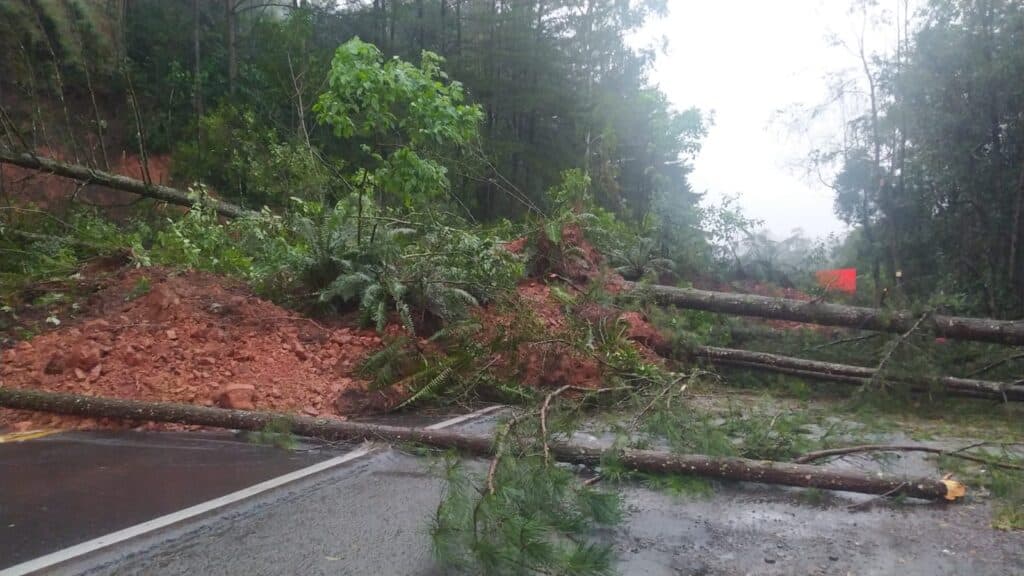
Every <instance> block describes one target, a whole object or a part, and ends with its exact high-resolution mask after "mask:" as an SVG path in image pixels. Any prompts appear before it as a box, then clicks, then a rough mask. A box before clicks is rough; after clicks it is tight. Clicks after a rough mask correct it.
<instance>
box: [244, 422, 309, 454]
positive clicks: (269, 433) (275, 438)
mask: <svg viewBox="0 0 1024 576" xmlns="http://www.w3.org/2000/svg"><path fill="white" fill-rule="evenodd" d="M247 437H248V439H249V441H250V442H253V443H254V444H261V445H263V446H274V447H276V448H281V449H282V450H294V449H295V448H296V447H297V446H298V441H297V440H296V438H295V435H294V434H292V430H291V425H290V424H289V423H288V420H287V419H276V420H272V421H270V422H269V423H268V424H267V425H266V426H264V427H263V429H262V430H257V431H256V432H250V433H249V434H248V435H247Z"/></svg>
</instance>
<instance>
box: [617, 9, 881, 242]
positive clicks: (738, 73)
mask: <svg viewBox="0 0 1024 576" xmlns="http://www.w3.org/2000/svg"><path fill="white" fill-rule="evenodd" d="M668 6H669V10H670V13H669V15H668V16H667V17H666V18H664V19H660V20H657V21H652V22H650V23H648V24H647V25H646V26H645V28H644V30H642V31H641V33H640V34H639V35H638V37H637V41H638V42H640V43H643V44H649V43H656V42H657V41H658V39H660V38H662V37H664V38H666V39H667V40H668V48H667V52H666V53H662V54H659V55H658V57H657V60H656V63H655V67H654V70H653V71H652V75H651V80H652V81H653V82H654V83H656V84H658V85H659V86H660V87H661V89H662V90H663V91H664V92H665V93H666V94H667V96H668V97H669V99H670V100H671V102H672V103H673V104H674V105H675V106H676V107H677V108H678V109H686V108H690V107H693V106H696V107H697V108H700V109H701V110H704V111H713V113H714V125H713V126H712V128H711V130H710V132H709V134H708V137H707V138H706V140H705V141H704V145H703V149H702V151H701V153H700V155H699V156H698V157H697V158H696V159H695V161H694V162H693V165H694V172H693V174H692V175H691V183H692V184H693V186H694V189H695V190H696V191H699V192H706V193H707V196H706V201H707V202H711V203H716V204H717V202H718V199H720V198H721V197H723V196H724V195H733V194H738V195H739V196H740V205H741V206H742V207H743V209H744V211H745V212H746V213H747V215H748V216H749V217H753V218H758V219H761V220H763V221H764V223H765V226H766V227H767V228H768V230H769V232H770V233H771V235H772V236H773V237H776V238H784V237H786V236H788V235H789V234H790V233H791V232H792V231H793V230H794V229H797V228H799V229H802V230H803V232H804V233H805V234H806V235H809V236H812V237H822V236H826V235H828V234H829V233H832V232H835V233H837V234H839V235H842V234H843V233H844V232H845V231H847V230H848V227H847V226H846V225H845V224H844V223H843V222H841V221H840V220H839V219H838V218H836V216H835V215H834V213H833V210H832V198H833V194H832V191H831V190H830V189H829V188H827V187H825V186H824V185H823V184H821V183H820V182H819V181H818V179H817V176H816V175H813V174H812V175H810V176H808V175H807V174H806V172H807V171H806V169H805V168H804V166H806V163H805V161H804V159H805V158H806V157H807V152H808V150H809V149H810V148H811V145H812V144H813V143H815V142H823V141H825V140H826V139H829V138H833V137H835V136H836V134H837V133H839V132H840V131H841V126H840V124H841V117H840V116H839V115H838V114H837V115H836V116H835V117H834V118H833V119H832V121H830V122H829V123H828V125H827V126H826V125H825V124H823V123H819V124H818V125H817V126H816V127H815V128H814V129H813V130H812V132H814V133H815V135H814V136H813V137H808V136H807V135H806V134H802V133H800V132H799V131H795V130H792V129H791V128H790V127H789V125H790V122H788V121H786V119H787V118H792V115H791V114H785V113H783V114H780V113H779V112H780V111H785V110H792V109H793V106H794V105H798V104H803V105H807V106H816V105H819V104H821V103H822V102H825V101H826V99H827V97H828V94H829V91H828V81H827V79H826V77H827V75H828V74H829V73H830V72H836V71H840V70H844V69H853V67H854V66H855V65H856V64H857V61H856V59H855V57H854V54H853V53H851V52H850V51H849V50H848V49H846V48H843V47H837V46H833V45H832V44H831V43H830V42H829V40H828V38H829V35H830V34H836V35H839V36H840V37H845V38H848V39H850V40H851V41H852V40H853V39H855V38H856V36H857V35H858V34H859V32H860V30H861V20H860V18H859V17H851V16H850V15H849V13H848V8H847V7H848V6H849V4H848V3H847V2H846V1H844V0H776V1H766V0H669V2H668ZM871 34H872V32H870V31H869V32H868V38H869V39H868V46H869V48H870V46H871V43H872V41H875V42H876V43H878V44H879V45H881V44H882V41H884V40H885V39H884V38H883V37H879V36H878V34H880V33H879V32H878V31H877V30H876V31H875V32H874V34H875V35H876V38H871Z"/></svg>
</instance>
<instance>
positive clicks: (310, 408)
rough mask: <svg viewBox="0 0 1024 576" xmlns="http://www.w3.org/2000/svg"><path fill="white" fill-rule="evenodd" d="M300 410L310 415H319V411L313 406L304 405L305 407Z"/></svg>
mask: <svg viewBox="0 0 1024 576" xmlns="http://www.w3.org/2000/svg"><path fill="white" fill-rule="evenodd" d="M302 411H303V412H305V413H306V414H309V415H310V416H319V415H320V411H319V410H317V409H316V408H315V407H313V406H306V407H305V408H303V409H302Z"/></svg>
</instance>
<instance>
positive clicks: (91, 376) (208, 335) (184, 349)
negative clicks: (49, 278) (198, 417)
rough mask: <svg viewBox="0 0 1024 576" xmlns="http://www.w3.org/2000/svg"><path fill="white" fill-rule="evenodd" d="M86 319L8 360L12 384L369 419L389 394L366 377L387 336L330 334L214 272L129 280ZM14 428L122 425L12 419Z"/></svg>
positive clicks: (103, 293)
mask: <svg viewBox="0 0 1024 576" xmlns="http://www.w3.org/2000/svg"><path fill="white" fill-rule="evenodd" d="M84 316H85V317H87V318H89V319H88V320H85V321H83V322H81V323H78V324H74V325H69V326H66V327H62V328H61V329H58V330H55V331H53V332H49V333H47V334H43V335H40V336H38V337H37V338H35V339H33V340H32V341H31V342H22V343H19V344H18V345H17V346H16V347H14V348H13V349H10V350H6V351H4V352H3V356H2V360H3V363H2V366H0V382H2V385H3V386H7V387H12V388H34V389H41V390H48V391H54V392H67V393H75V394H87V395H98V396H113V397H120V398H133V399H141V400H152V401H171V402H187V403H194V404H200V405H208V406H212V405H220V406H225V407H234V408H242V409H260V410H277V411H285V412H302V413H305V414H309V415H336V414H346V413H349V412H355V411H358V410H362V409H363V408H364V407H365V406H366V405H367V403H370V404H373V403H374V402H372V401H371V400H368V398H369V397H372V396H375V395H377V393H376V392H372V393H371V392H367V390H366V382H365V381H363V380H361V379H360V378H358V377H357V376H356V374H355V371H356V369H357V367H358V365H359V363H360V361H361V360H362V359H363V358H365V357H366V355H367V354H369V353H370V352H372V351H374V350H376V349H379V348H380V347H381V346H382V342H381V339H380V337H379V336H378V335H377V334H376V333H375V332H373V331H369V330H359V329H353V328H344V327H341V328H326V327H323V326H321V325H319V324H317V323H315V322H314V321H312V320H309V319H305V318H301V317H299V316H297V315H296V314H295V313H294V312H290V311H288V310H285V309H283V308H280V307H278V306H276V305H274V304H271V303H269V302H267V301H264V300H261V299H259V298H256V297H253V296H251V295H250V294H248V293H247V292H246V290H245V289H244V288H243V287H241V286H232V285H230V282H228V281H225V280H224V279H223V278H219V277H216V276H212V275H209V274H203V273H195V272H189V273H183V274H176V273H174V272H171V271H169V270H164V269H158V268H149V269H145V270H131V271H127V272H123V273H120V274H118V275H115V276H114V277H113V279H112V280H111V281H110V282H109V283H108V285H107V286H106V287H104V288H102V289H101V290H100V291H99V292H97V293H96V294H95V295H94V296H93V297H92V298H91V299H90V301H89V302H88V304H87V309H86V310H85V314H84ZM343 393H344V394H343ZM339 398H341V400H339ZM5 424H6V425H9V426H12V427H14V428H28V427H34V426H40V425H46V426H61V427H94V426H98V425H104V426H108V425H110V424H111V423H106V422H103V423H100V422H94V421H90V420H83V419H78V418H69V417H59V416H49V415H40V414H27V413H16V412H14V411H10V410H3V411H0V426H3V425H5Z"/></svg>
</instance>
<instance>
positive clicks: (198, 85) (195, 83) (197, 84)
mask: <svg viewBox="0 0 1024 576" xmlns="http://www.w3.org/2000/svg"><path fill="white" fill-rule="evenodd" d="M201 22H202V19H201V13H200V10H199V0H192V109H193V112H195V115H196V124H198V123H199V118H201V117H202V115H203V81H202V59H201V54H200V50H199V31H200V23H201ZM197 134H198V133H197ZM198 139H199V137H198V135H197V136H196V140H197V141H198Z"/></svg>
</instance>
